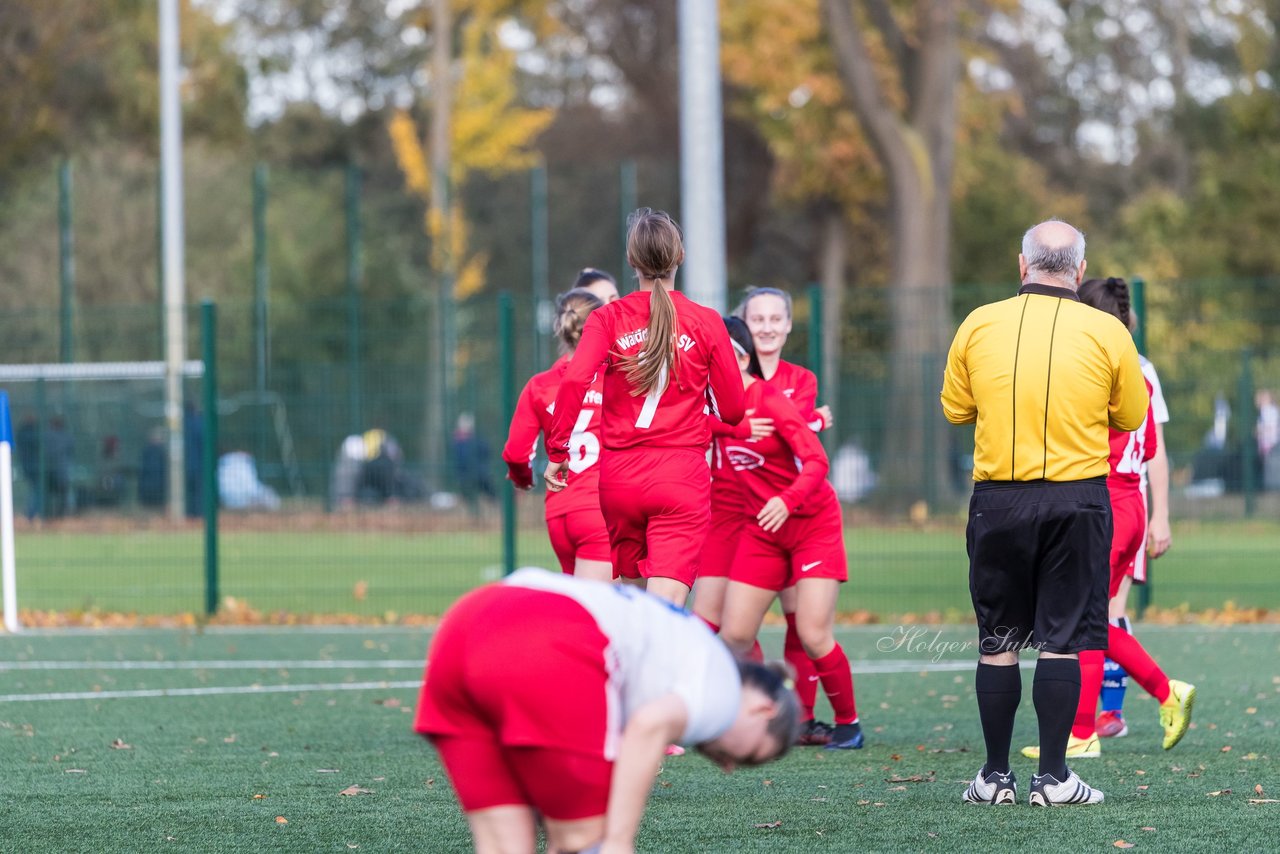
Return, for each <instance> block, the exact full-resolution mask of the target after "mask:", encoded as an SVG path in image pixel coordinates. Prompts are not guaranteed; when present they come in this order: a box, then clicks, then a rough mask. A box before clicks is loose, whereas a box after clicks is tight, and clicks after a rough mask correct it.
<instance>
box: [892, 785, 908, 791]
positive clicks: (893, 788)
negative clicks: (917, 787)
mask: <svg viewBox="0 0 1280 854" xmlns="http://www.w3.org/2000/svg"><path fill="white" fill-rule="evenodd" d="M906 790H907V787H906V786H890V787H889V791H891V792H905V791H906Z"/></svg>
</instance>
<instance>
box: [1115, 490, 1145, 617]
mask: <svg viewBox="0 0 1280 854" xmlns="http://www.w3.org/2000/svg"><path fill="white" fill-rule="evenodd" d="M1126 575H1131V576H1133V579H1134V581H1140V582H1141V581H1146V580H1147V502H1146V499H1145V498H1143V495H1142V493H1141V492H1140V491H1138V490H1136V489H1135V490H1125V491H1123V492H1121V491H1115V492H1112V493H1111V587H1110V588H1109V589H1110V593H1109V595H1110V596H1115V595H1116V593H1118V592H1119V590H1120V581H1121V580H1122V579H1123V578H1124V577H1125V576H1126Z"/></svg>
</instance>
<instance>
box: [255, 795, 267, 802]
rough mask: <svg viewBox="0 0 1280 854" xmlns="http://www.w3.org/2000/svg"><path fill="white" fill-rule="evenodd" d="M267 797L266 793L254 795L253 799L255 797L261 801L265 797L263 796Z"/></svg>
mask: <svg viewBox="0 0 1280 854" xmlns="http://www.w3.org/2000/svg"><path fill="white" fill-rule="evenodd" d="M265 797H266V795H254V796H253V799H254V800H255V801H260V800H262V799H263V798H265Z"/></svg>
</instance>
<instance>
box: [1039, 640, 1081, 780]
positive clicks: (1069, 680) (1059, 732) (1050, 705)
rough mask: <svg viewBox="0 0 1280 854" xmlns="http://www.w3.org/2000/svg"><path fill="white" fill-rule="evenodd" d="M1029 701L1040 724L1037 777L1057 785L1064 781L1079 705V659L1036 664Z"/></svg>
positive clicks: (1053, 660)
mask: <svg viewBox="0 0 1280 854" xmlns="http://www.w3.org/2000/svg"><path fill="white" fill-rule="evenodd" d="M1031 699H1032V701H1033V702H1034V703H1035V706H1036V718H1038V719H1039V721H1040V773H1041V774H1052V775H1053V776H1054V779H1056V780H1057V781H1058V782H1059V783H1061V782H1062V781H1064V780H1066V779H1067V739H1068V738H1070V737H1071V722H1072V721H1073V720H1074V719H1075V716H1076V705H1077V703H1079V701H1080V661H1079V659H1075V658H1041V659H1040V660H1039V661H1037V662H1036V678H1035V682H1034V684H1033V685H1032V686H1031Z"/></svg>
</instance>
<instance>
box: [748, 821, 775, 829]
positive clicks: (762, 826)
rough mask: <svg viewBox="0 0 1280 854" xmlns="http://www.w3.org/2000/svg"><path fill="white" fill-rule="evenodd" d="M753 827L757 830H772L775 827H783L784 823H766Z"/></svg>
mask: <svg viewBox="0 0 1280 854" xmlns="http://www.w3.org/2000/svg"><path fill="white" fill-rule="evenodd" d="M752 827H754V828H756V829H757V830H772V829H773V828H775V827H782V822H780V821H766V822H765V823H764V824H755V825H752Z"/></svg>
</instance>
